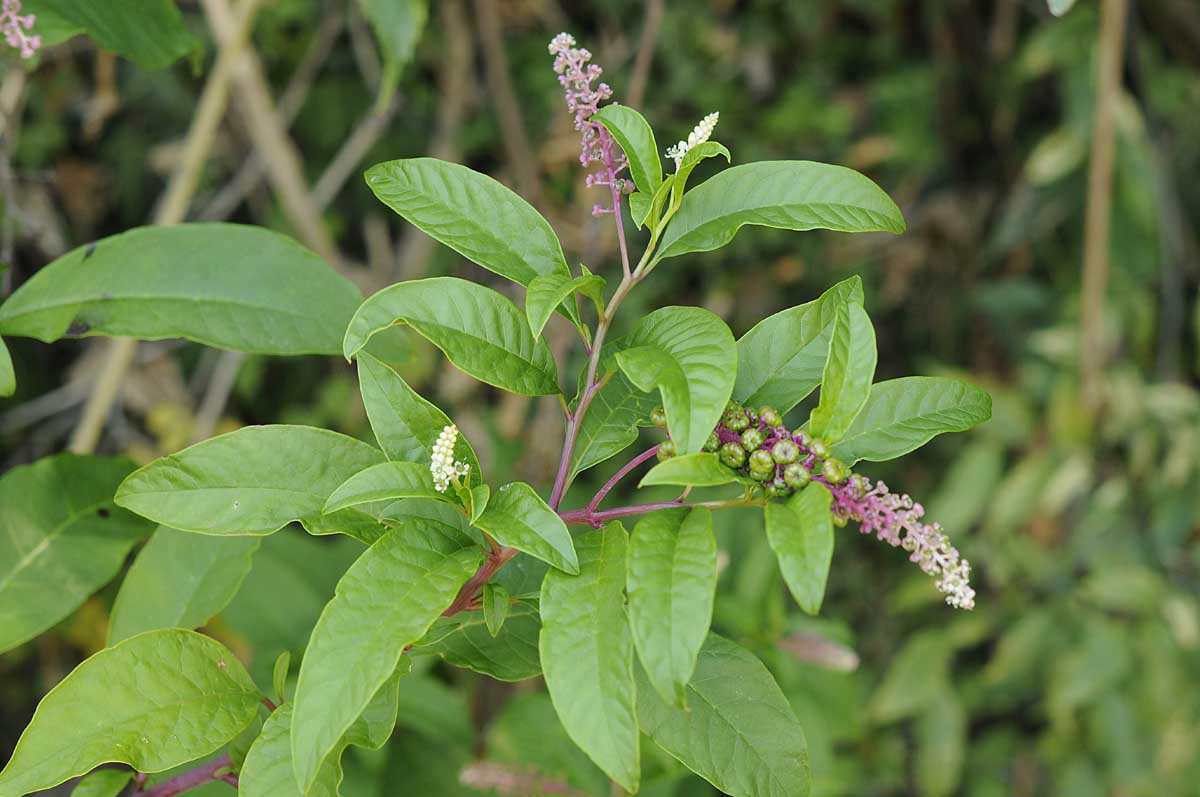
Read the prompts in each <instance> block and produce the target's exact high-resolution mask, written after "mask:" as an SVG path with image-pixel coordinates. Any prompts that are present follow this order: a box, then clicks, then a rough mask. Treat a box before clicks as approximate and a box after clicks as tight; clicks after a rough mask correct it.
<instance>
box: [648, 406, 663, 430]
mask: <svg viewBox="0 0 1200 797" xmlns="http://www.w3.org/2000/svg"><path fill="white" fill-rule="evenodd" d="M650 423H652V424H654V425H655V426H666V425H667V411H666V410H664V409H663V408H662V407H655V408H654V409H653V410H651V411H650Z"/></svg>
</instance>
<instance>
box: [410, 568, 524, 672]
mask: <svg viewBox="0 0 1200 797" xmlns="http://www.w3.org/2000/svg"><path fill="white" fill-rule="evenodd" d="M501 572H503V571H501ZM541 630H542V622H541V619H540V618H539V617H538V613H537V610H536V609H534V608H533V607H532V606H529V605H528V604H524V603H518V604H517V605H515V606H513V607H512V609H511V611H510V612H509V614H508V619H506V620H505V621H504V625H503V626H502V627H501V628H500V632H499V633H498V634H496V636H494V637H493V636H492V634H491V632H490V631H489V630H488V628H487V619H486V618H485V617H484V614H483V612H459V613H458V614H456V615H454V616H453V617H443V618H441V619H439V620H438V621H437V622H436V623H434V624H433V627H432V628H430V629H429V633H428V634H426V635H425V637H424V638H423V639H421V640H420V641H419V642H417V643H416V644H415V645H413V650H412V652H413V654H414V655H421V654H431V655H437V656H441V657H442V658H443V659H445V660H446V661H447V662H448V663H449V664H452V665H454V666H455V667H462V668H464V669H467V670H472V671H474V672H477V673H482V674H484V675H487V676H490V677H492V678H495V679H496V680H497V681H524V680H525V679H526V678H533V677H535V676H538V675H541V674H542V664H541V661H540V660H539V659H538V635H539V634H540V633H541Z"/></svg>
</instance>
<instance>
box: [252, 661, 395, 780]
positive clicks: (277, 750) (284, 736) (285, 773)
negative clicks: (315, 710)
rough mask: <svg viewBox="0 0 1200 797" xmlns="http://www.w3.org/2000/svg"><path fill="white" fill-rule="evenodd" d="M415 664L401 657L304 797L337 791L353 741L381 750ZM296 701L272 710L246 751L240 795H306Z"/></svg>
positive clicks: (331, 754) (393, 722) (357, 745)
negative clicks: (294, 733)
mask: <svg viewBox="0 0 1200 797" xmlns="http://www.w3.org/2000/svg"><path fill="white" fill-rule="evenodd" d="M411 667H412V662H411V661H409V660H408V659H401V660H400V666H399V667H398V668H397V670H396V672H395V673H393V675H392V677H391V678H389V679H388V680H387V682H386V683H385V684H384V685H383V686H382V687H380V688H379V691H378V692H376V693H375V696H374V697H373V698H371V702H370V703H369V704H368V705H367V707H366V708H365V709H364V710H363V713H362V714H361V715H360V716H359V717H358V719H356V720H355V721H354V723H353V724H352V725H351V726H350V727H349V729H347V731H346V733H345V734H344V735H343V736H342V738H341V740H340V741H339V742H338V744H337V745H336V746H335V747H334V749H333V750H331V751H330V753H329V755H328V756H327V757H326V758H325V760H324V761H323V762H322V764H321V769H320V771H319V773H318V775H317V779H316V781H314V782H313V785H312V788H310V789H309V790H308V792H307V795H305V797H338V794H339V790H338V787H339V786H340V785H341V782H342V753H343V752H344V751H345V750H346V748H347V747H349V746H350V745H354V746H356V747H363V748H366V749H368V750H378V749H379V748H380V747H382V746H383V745H384V744H385V743H386V742H387V740H388V738H389V737H390V736H391V735H392V730H393V729H394V728H395V726H396V713H397V711H398V710H399V707H400V693H399V687H400V681H401V679H402V678H403V676H404V675H406V674H407V673H408V671H409V669H410V668H411ZM293 711H294V704H292V703H287V704H285V705H282V706H280V707H279V708H277V709H276V710H275V711H273V712H272V713H271V716H270V717H269V718H268V719H267V722H266V724H265V725H263V729H262V733H261V734H259V737H258V739H256V740H255V742H254V744H253V745H251V747H250V752H249V753H247V754H246V762H245V764H244V765H243V766H242V768H241V771H240V772H239V773H238V795H239V797H301V792H300V791H299V789H298V788H297V786H296V777H295V774H294V772H293V768H292V749H291V734H290V731H291V725H292V714H293Z"/></svg>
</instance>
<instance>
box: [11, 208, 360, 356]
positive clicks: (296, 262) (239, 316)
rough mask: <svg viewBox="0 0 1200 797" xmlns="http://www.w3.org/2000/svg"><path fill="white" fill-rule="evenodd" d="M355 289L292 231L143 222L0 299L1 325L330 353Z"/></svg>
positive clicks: (38, 332) (355, 299)
mask: <svg viewBox="0 0 1200 797" xmlns="http://www.w3.org/2000/svg"><path fill="white" fill-rule="evenodd" d="M361 300H362V296H361V294H359V292H358V288H356V287H354V285H353V283H351V282H350V281H349V280H347V279H346V278H345V277H342V276H341V275H339V274H338V273H337V272H336V271H334V270H333V269H331V268H330V267H329V266H328V265H326V264H325V262H324V261H323V260H321V259H320V258H319V257H317V256H316V255H314V254H313V253H312V252H310V251H308V250H307V249H305V248H304V247H302V246H300V245H299V244H297V243H296V242H295V241H293V240H292V239H291V238H288V237H286V236H283V235H280V234H279V233H276V232H271V231H270V230H265V229H262V228H260V227H246V226H242V225H237V224H177V225H173V226H170V227H142V228H139V229H136V230H130V231H129V232H125V233H121V234H120V235H114V236H112V237H110V238H104V239H102V240H100V241H97V242H95V243H91V244H88V245H87V246H83V247H80V248H79V249H76V250H74V251H72V252H68V253H67V254H65V255H63V256H62V257H60V258H59V259H57V260H55V261H54V262H53V263H51V264H50V265H48V266H46V267H45V268H43V269H41V270H40V271H38V273H37V274H35V275H34V276H33V278H32V279H30V280H29V281H28V282H26V283H25V284H24V285H22V286H21V287H20V288H18V289H17V290H16V292H15V293H13V295H12V296H10V297H9V299H8V301H6V302H5V303H4V304H3V305H0V332H3V333H4V334H6V335H23V336H25V337H31V338H37V339H38V340H42V341H46V342H48V343H49V342H53V341H56V340H58V339H59V338H62V337H64V336H70V337H80V336H91V335H125V336H128V337H133V338H141V339H143V340H160V339H162V338H187V339H188V340H194V341H197V342H199V343H204V344H207V345H209V346H216V347H219V348H224V349H236V350H238V351H245V352H251V353H254V354H337V353H338V352H339V351H341V348H340V345H339V341H340V340H341V337H342V333H343V332H344V331H345V329H346V324H347V323H349V321H350V318H351V317H352V316H353V315H354V310H355V308H356V307H357V306H358V303H359V302H360V301H361Z"/></svg>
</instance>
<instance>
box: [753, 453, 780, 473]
mask: <svg viewBox="0 0 1200 797" xmlns="http://www.w3.org/2000/svg"><path fill="white" fill-rule="evenodd" d="M750 470H762V471H771V472H774V471H775V460H774V459H773V458H772V457H771V452H770V451H763V450H762V449H758V450H757V451H752V452H750Z"/></svg>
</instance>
